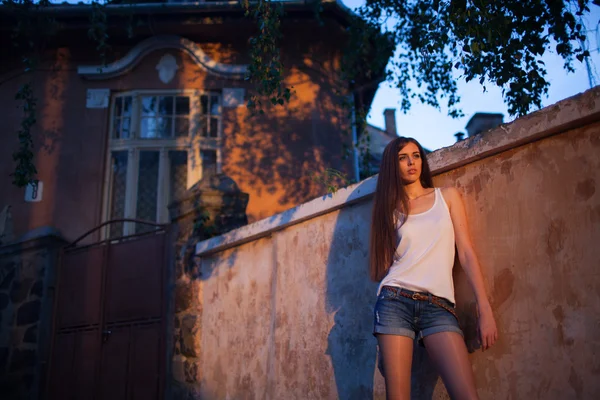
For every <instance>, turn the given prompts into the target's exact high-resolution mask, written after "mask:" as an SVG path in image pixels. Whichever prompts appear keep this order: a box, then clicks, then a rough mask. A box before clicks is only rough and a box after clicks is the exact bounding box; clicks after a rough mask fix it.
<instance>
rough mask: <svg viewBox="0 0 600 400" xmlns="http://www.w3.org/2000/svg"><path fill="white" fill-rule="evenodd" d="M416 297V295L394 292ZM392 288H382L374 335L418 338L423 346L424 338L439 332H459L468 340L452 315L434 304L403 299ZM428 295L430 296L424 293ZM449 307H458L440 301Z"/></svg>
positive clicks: (375, 317)
mask: <svg viewBox="0 0 600 400" xmlns="http://www.w3.org/2000/svg"><path fill="white" fill-rule="evenodd" d="M394 289H396V290H398V291H402V292H404V293H407V294H409V295H411V296H412V294H413V293H415V292H413V291H410V290H407V289H400V288H394ZM394 289H391V288H390V287H389V286H384V287H383V288H381V292H380V293H379V297H377V303H376V304H375V310H374V319H375V322H374V327H373V335H377V334H379V333H380V334H385V335H399V336H408V337H409V338H411V339H414V338H415V337H416V338H418V340H419V343H420V344H421V345H423V338H424V337H426V336H429V335H433V334H434V333H439V332H456V333H458V334H460V335H461V336H463V337H464V335H463V332H462V330H461V329H460V326H459V324H458V320H457V319H456V317H455V316H454V315H452V313H451V312H449V311H448V310H445V309H444V308H442V307H440V306H438V305H436V304H433V303H432V302H431V301H425V300H413V299H409V298H407V297H404V296H401V295H400V293H397V292H396V291H395V290H394ZM423 294H425V295H428V293H423ZM438 299H440V301H442V302H444V303H445V304H446V305H447V306H448V307H450V308H452V309H454V308H455V307H454V304H453V303H451V302H450V301H448V300H446V299H442V298H440V297H438Z"/></svg>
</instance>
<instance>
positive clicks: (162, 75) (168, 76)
mask: <svg viewBox="0 0 600 400" xmlns="http://www.w3.org/2000/svg"><path fill="white" fill-rule="evenodd" d="M178 69H179V65H177V59H175V57H174V56H173V55H172V54H170V53H166V54H165V55H163V56H162V57H161V59H160V61H159V62H158V64H157V65H156V70H157V71H158V79H160V81H161V82H162V83H164V84H167V83H169V82H171V81H172V80H173V78H175V74H176V73H177V70H178Z"/></svg>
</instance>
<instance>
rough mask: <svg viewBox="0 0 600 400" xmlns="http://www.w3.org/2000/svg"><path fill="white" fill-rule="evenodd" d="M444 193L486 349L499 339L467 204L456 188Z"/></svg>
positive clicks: (483, 345) (445, 190)
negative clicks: (473, 294) (472, 233)
mask: <svg viewBox="0 0 600 400" xmlns="http://www.w3.org/2000/svg"><path fill="white" fill-rule="evenodd" d="M443 195H444V199H446V202H447V203H448V208H449V209H450V216H451V218H452V224H453V225H454V236H455V240H456V247H457V250H458V259H459V260H460V264H461V265H462V267H463V269H464V270H465V273H466V274H467V278H468V280H469V283H470V284H471V287H472V288H473V292H474V293H475V299H476V300H477V309H478V311H479V331H480V332H479V333H480V336H481V342H482V348H483V350H485V349H487V348H489V347H490V346H491V345H493V344H494V342H495V341H496V340H497V338H498V332H497V329H496V322H495V321H494V316H493V313H492V307H491V306H490V302H489V299H488V297H487V293H486V290H485V284H484V282H483V275H482V273H481V267H480V265H479V260H478V259H477V255H476V254H475V251H474V250H473V243H472V241H471V235H470V232H469V224H468V222H467V214H466V212H465V206H464V204H463V200H462V198H461V196H460V193H459V192H458V190H456V188H453V187H448V188H444V189H443Z"/></svg>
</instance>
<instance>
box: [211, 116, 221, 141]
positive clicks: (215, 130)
mask: <svg viewBox="0 0 600 400" xmlns="http://www.w3.org/2000/svg"><path fill="white" fill-rule="evenodd" d="M218 136H219V120H218V119H217V118H211V119H210V137H214V138H216V137H218Z"/></svg>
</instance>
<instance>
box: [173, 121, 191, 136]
mask: <svg viewBox="0 0 600 400" xmlns="http://www.w3.org/2000/svg"><path fill="white" fill-rule="evenodd" d="M189 132H190V120H189V118H188V117H183V118H182V117H179V118H175V137H184V136H188V135H189Z"/></svg>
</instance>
